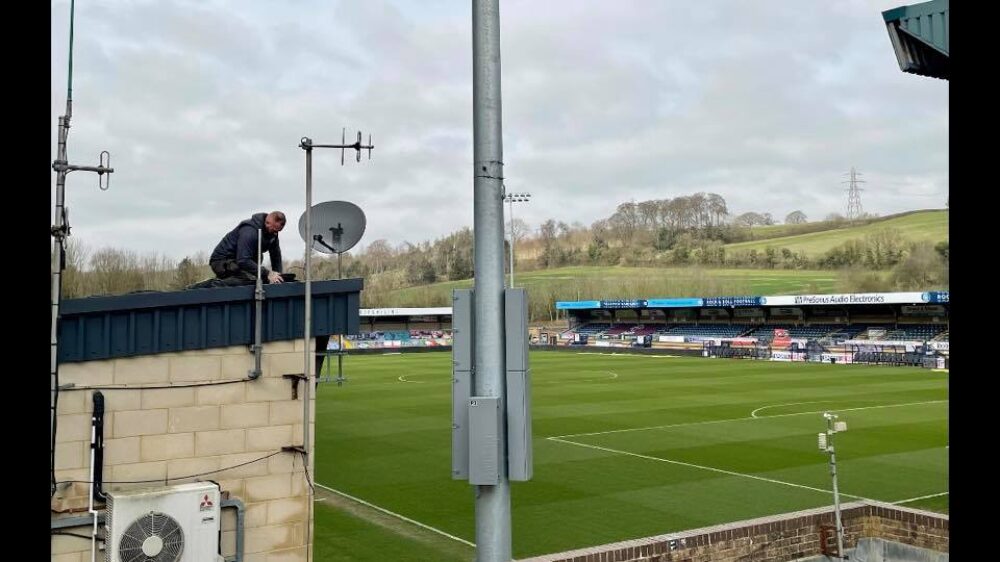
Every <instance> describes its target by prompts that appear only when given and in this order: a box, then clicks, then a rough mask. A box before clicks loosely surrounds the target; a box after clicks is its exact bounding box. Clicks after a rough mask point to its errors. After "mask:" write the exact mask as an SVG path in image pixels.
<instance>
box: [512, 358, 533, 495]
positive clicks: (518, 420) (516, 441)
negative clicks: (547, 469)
mask: <svg viewBox="0 0 1000 562" xmlns="http://www.w3.org/2000/svg"><path fill="white" fill-rule="evenodd" d="M533 462H534V458H533V455H532V447H531V371H530V370H528V371H507V477H508V478H509V479H510V480H511V481H514V482H526V481H528V480H531V476H532V474H533Z"/></svg>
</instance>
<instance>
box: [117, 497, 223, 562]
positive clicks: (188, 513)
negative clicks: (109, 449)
mask: <svg viewBox="0 0 1000 562" xmlns="http://www.w3.org/2000/svg"><path fill="white" fill-rule="evenodd" d="M107 496H108V499H107V507H106V511H105V525H106V528H105V537H107V539H106V541H105V550H104V553H105V557H104V559H105V562H222V561H223V558H222V556H220V555H219V530H220V526H221V519H222V517H221V507H220V505H219V502H220V494H219V486H218V484H215V483H213V482H195V483H192V484H180V485H177V486H167V487H162V486H161V487H157V488H143V489H136V490H128V491H121V492H108V494H107Z"/></svg>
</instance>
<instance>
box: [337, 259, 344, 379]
mask: <svg viewBox="0 0 1000 562" xmlns="http://www.w3.org/2000/svg"><path fill="white" fill-rule="evenodd" d="M343 255H344V253H343V252H337V279H343V278H344V275H343V272H342V271H341V263H342V262H341V259H342V256H343ZM340 331H341V332H343V330H340ZM343 384H344V334H337V386H342V385H343Z"/></svg>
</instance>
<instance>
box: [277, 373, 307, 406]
mask: <svg viewBox="0 0 1000 562" xmlns="http://www.w3.org/2000/svg"><path fill="white" fill-rule="evenodd" d="M281 378H283V379H289V380H291V381H292V400H298V399H299V381H304V380H306V375H305V373H292V374H287V375H281Z"/></svg>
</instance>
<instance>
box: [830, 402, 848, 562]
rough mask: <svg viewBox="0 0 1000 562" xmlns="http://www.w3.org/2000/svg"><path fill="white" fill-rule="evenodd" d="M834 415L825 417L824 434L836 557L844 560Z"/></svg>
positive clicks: (835, 417)
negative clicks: (835, 529)
mask: <svg viewBox="0 0 1000 562" xmlns="http://www.w3.org/2000/svg"><path fill="white" fill-rule="evenodd" d="M836 419H837V416H836V415H827V416H826V425H827V429H826V434H827V439H828V440H829V443H830V444H829V448H828V449H827V450H828V451H829V452H830V477H831V478H832V479H833V512H834V516H835V518H836V522H837V556H839V557H840V558H844V525H843V523H842V522H841V520H840V493H839V492H838V490H837V455H836V453H835V451H834V444H833V437H834V436H835V435H836V434H837V432H836V430H835V429H834V420H836Z"/></svg>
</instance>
